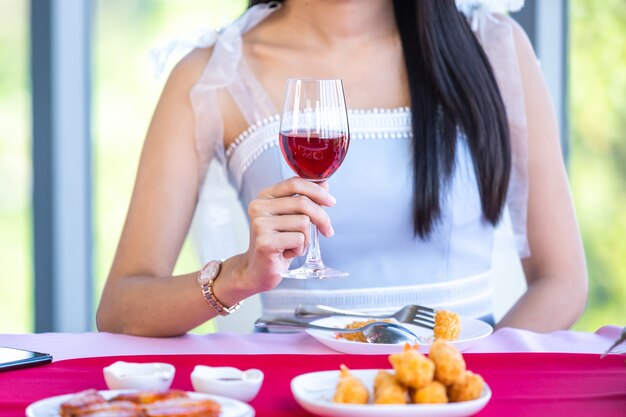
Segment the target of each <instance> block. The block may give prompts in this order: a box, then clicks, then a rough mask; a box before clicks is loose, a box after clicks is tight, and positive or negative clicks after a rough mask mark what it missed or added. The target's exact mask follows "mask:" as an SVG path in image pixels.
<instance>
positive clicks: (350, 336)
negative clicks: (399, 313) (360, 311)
mask: <svg viewBox="0 0 626 417" xmlns="http://www.w3.org/2000/svg"><path fill="white" fill-rule="evenodd" d="M377 321H384V322H387V323H392V320H386V319H385V320H374V319H369V320H364V321H353V322H352V323H348V324H346V327H345V328H346V329H358V328H359V327H363V326H366V325H368V324H370V323H374V322H377ZM337 339H346V340H350V341H352V342H362V343H367V339H366V338H365V335H364V334H363V332H357V333H337Z"/></svg>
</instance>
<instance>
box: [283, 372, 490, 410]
mask: <svg viewBox="0 0 626 417" xmlns="http://www.w3.org/2000/svg"><path fill="white" fill-rule="evenodd" d="M350 373H351V374H352V375H354V376H355V377H357V378H359V379H360V380H361V381H362V382H363V383H364V384H365V386H367V388H368V389H369V391H370V395H371V392H372V385H373V382H374V377H375V376H376V373H378V369H363V370H358V369H357V370H350ZM338 380H339V371H322V372H312V373H309V374H304V375H300V376H297V377H295V378H294V379H293V380H292V381H291V392H292V394H293V396H294V398H295V399H296V401H297V402H298V404H300V405H301V406H302V408H304V409H305V410H307V411H308V412H310V413H312V414H316V415H318V416H327V417H348V416H350V417H352V416H359V417H420V416H425V417H426V416H428V417H464V416H471V415H474V414H476V413H478V412H479V411H480V410H482V409H483V408H484V407H485V405H487V403H488V402H489V400H490V399H491V389H489V386H488V385H487V384H485V387H484V388H483V392H482V393H481V395H480V397H479V398H478V399H476V400H472V401H463V402H458V403H448V404H407V405H375V404H362V405H355V404H336V403H333V402H332V398H333V395H334V393H335V388H336V387H337V381H338Z"/></svg>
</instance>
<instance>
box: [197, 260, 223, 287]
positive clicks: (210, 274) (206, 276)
mask: <svg viewBox="0 0 626 417" xmlns="http://www.w3.org/2000/svg"><path fill="white" fill-rule="evenodd" d="M219 270H220V263H219V262H218V261H211V262H209V263H208V264H206V265H205V266H204V268H202V271H200V274H199V275H198V283H199V284H200V285H206V284H208V283H209V281H210V280H211V279H213V278H215V276H216V275H217V274H218V272H219Z"/></svg>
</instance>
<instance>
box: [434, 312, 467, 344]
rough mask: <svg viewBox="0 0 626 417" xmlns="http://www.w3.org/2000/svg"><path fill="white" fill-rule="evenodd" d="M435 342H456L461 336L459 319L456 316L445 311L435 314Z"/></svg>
mask: <svg viewBox="0 0 626 417" xmlns="http://www.w3.org/2000/svg"><path fill="white" fill-rule="evenodd" d="M433 333H434V335H435V340H456V339H458V338H459V335H460V334H461V318H460V317H459V315H458V314H456V313H453V312H452V311H447V310H437V312H436V313H435V328H434V329H433Z"/></svg>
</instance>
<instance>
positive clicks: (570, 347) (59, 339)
mask: <svg viewBox="0 0 626 417" xmlns="http://www.w3.org/2000/svg"><path fill="white" fill-rule="evenodd" d="M620 330H621V329H620V328H619V327H617V326H605V327H602V328H601V329H599V330H598V331H596V332H595V333H584V332H572V331H559V332H553V333H548V334H539V333H533V332H529V331H525V330H517V329H500V330H498V331H496V332H495V333H494V334H492V335H491V336H489V337H487V338H486V339H483V340H481V341H480V342H478V343H477V344H476V345H474V346H472V347H471V348H470V349H469V350H468V352H565V353H602V352H604V351H605V350H606V349H607V348H608V347H609V346H610V345H611V343H612V342H613V341H614V340H615V339H617V337H618V336H619V333H620ZM0 346H10V347H15V348H21V349H28V350H35V351H40V352H45V353H50V354H52V356H53V357H54V359H55V360H61V359H71V358H85V357H94V356H113V355H166V354H313V355H315V354H336V353H337V352H334V351H332V350H330V349H328V348H327V347H326V346H324V345H322V344H321V343H319V342H317V341H316V340H315V339H313V338H311V337H310V336H308V335H307V334H305V333H299V334H267V333H252V334H246V335H241V334H234V333H217V334H208V335H186V336H182V337H176V338H170V339H155V338H146V337H133V336H125V335H117V334H110V333H80V334H77V333H41V334H23V335H6V334H3V335H0Z"/></svg>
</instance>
